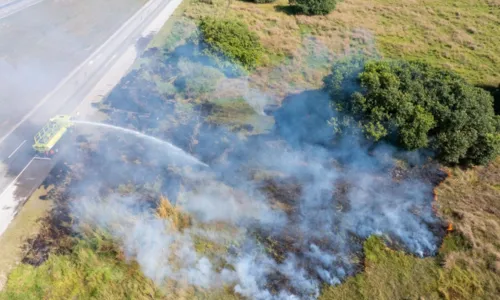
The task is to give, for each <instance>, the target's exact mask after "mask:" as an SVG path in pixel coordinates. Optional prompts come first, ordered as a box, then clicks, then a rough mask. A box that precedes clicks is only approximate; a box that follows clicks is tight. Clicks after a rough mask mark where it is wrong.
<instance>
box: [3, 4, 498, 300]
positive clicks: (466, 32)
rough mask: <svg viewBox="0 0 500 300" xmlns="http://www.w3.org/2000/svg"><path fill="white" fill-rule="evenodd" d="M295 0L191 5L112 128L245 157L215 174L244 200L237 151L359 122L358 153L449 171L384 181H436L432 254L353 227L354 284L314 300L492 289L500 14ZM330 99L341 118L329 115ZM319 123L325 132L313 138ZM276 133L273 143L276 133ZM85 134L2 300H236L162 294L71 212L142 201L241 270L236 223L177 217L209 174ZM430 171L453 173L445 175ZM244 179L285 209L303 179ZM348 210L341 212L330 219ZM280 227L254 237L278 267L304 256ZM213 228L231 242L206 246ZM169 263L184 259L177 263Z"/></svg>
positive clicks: (274, 281) (171, 285)
mask: <svg viewBox="0 0 500 300" xmlns="http://www.w3.org/2000/svg"><path fill="white" fill-rule="evenodd" d="M293 5H295V6H296V7H295V9H300V11H301V12H302V13H297V12H298V11H297V10H295V9H292V10H290V7H291V6H290V5H289V3H288V2H287V1H283V0H277V1H275V2H273V1H260V0H256V1H229V2H228V1H221V0H212V1H191V2H189V3H188V4H184V5H183V6H182V11H178V12H177V13H176V17H175V18H174V19H171V20H170V21H169V22H168V23H167V24H166V26H165V28H164V29H163V30H165V31H162V32H160V33H159V35H158V36H157V38H156V39H155V40H153V41H152V42H151V44H150V45H149V47H148V48H147V49H146V50H145V52H144V54H143V55H142V56H141V57H140V58H139V59H138V60H137V63H136V65H135V66H134V68H133V70H131V72H130V73H129V74H128V75H127V76H126V77H125V78H123V79H122V81H121V83H120V84H119V86H117V87H116V88H115V89H114V90H113V91H112V92H111V93H110V94H109V95H108V96H107V97H106V99H105V100H103V102H102V103H100V106H99V107H100V109H101V110H102V111H105V112H106V113H107V114H108V116H109V122H111V123H113V124H116V125H119V126H124V127H130V128H134V129H136V130H139V131H142V132H145V133H148V134H150V135H154V136H156V137H158V138H161V139H163V140H168V141H172V143H173V144H175V145H176V146H179V147H180V148H182V149H184V150H186V151H187V152H189V153H190V154H193V155H194V156H196V157H197V158H199V159H200V160H202V161H203V162H205V163H207V164H210V165H216V166H219V167H221V166H227V161H229V160H230V159H234V160H237V161H238V162H242V163H241V165H242V167H240V166H239V165H238V166H237V167H236V168H235V169H237V170H231V171H232V172H234V173H231V175H230V176H227V177H229V178H218V179H217V180H220V182H219V183H218V184H217V186H216V190H224V191H226V190H227V191H229V192H228V195H230V196H231V197H235V198H238V199H244V198H245V197H246V195H245V194H244V193H243V192H242V191H239V190H238V189H237V188H235V187H234V186H231V184H232V180H233V179H234V178H233V177H234V176H236V174H237V173H238V172H241V169H242V168H244V166H246V165H245V164H246V163H247V160H246V159H247V157H245V156H240V154H241V151H240V150H241V148H245V147H247V146H248V145H250V142H248V141H252V139H254V138H255V140H257V139H259V138H262V139H268V141H270V142H271V143H269V144H272V143H275V144H280V143H283V140H286V142H287V143H289V144H290V145H291V146H290V147H295V146H297V144H298V145H304V140H308V141H311V140H312V141H313V142H310V144H313V145H314V146H317V145H318V144H320V143H319V142H317V141H316V140H314V139H317V140H320V141H324V140H325V136H326V138H328V139H329V136H330V133H331V134H332V135H333V134H334V133H338V134H341V133H345V132H348V131H350V130H351V131H358V130H360V131H362V132H363V133H364V135H365V136H367V137H368V138H369V139H368V140H367V141H366V144H367V145H368V146H373V147H375V146H376V145H377V144H378V143H381V142H388V143H390V144H392V145H394V146H395V147H397V148H398V149H406V150H411V151H415V150H421V151H422V153H423V155H422V156H421V157H424V158H425V159H424V160H425V161H426V162H422V164H424V165H426V164H427V163H429V164H431V165H432V164H433V163H434V160H433V157H434V158H435V159H437V160H438V161H439V162H440V163H442V165H440V167H439V168H437V167H435V168H425V167H422V168H419V167H418V166H417V167H416V166H415V165H418V163H415V162H413V161H411V160H408V161H404V159H400V158H398V159H396V158H395V157H390V158H389V159H390V160H392V161H393V162H394V167H393V168H391V169H390V170H384V172H388V173H390V174H391V176H392V177H391V178H392V179H393V182H392V183H394V184H397V183H398V181H399V180H401V178H415V177H411V176H416V178H418V179H422V178H424V179H425V180H428V178H429V177H431V178H434V177H439V180H436V179H432V180H430V179H429V180H428V181H429V182H431V183H432V184H433V185H434V190H433V193H434V201H432V208H433V211H434V213H435V214H437V215H438V216H439V217H440V218H442V221H443V223H444V224H446V225H443V226H444V227H442V226H441V227H442V228H441V227H440V226H439V225H434V226H435V228H434V229H433V230H434V231H433V232H434V233H436V235H437V236H439V238H440V245H439V250H438V251H437V252H436V253H434V254H435V255H433V256H427V257H424V258H422V257H417V256H416V255H413V254H411V253H409V252H408V251H404V250H407V249H405V248H404V247H401V246H398V244H397V241H393V240H391V239H390V238H388V237H387V236H383V235H382V236H370V237H368V238H363V239H362V238H361V237H359V236H354V235H355V234H353V236H352V237H351V239H352V240H353V241H352V243H353V244H355V245H356V246H357V247H358V248H356V249H358V250H359V251H354V252H353V253H352V255H351V256H352V257H349V259H350V260H351V261H352V264H353V270H354V271H353V272H352V273H351V274H349V275H352V276H347V277H346V278H345V281H344V282H342V283H340V284H336V285H329V284H326V283H325V284H324V285H323V286H322V287H321V291H320V295H319V298H320V299H494V298H495V297H497V295H498V294H499V292H500V251H499V249H500V202H499V201H498V199H500V185H499V182H500V160H499V157H498V154H499V153H498V151H499V149H500V136H499V130H500V120H499V117H498V115H495V112H494V98H493V97H492V96H491V95H490V94H489V92H487V91H485V90H483V89H482V88H479V87H476V86H478V85H481V86H489V87H492V86H493V87H495V86H497V85H498V83H499V80H500V78H499V77H498V67H497V66H499V65H500V53H498V51H497V52H495V49H500V42H499V41H498V39H497V37H498V36H500V28H499V27H498V26H496V27H495V26H493V25H492V24H496V23H498V22H500V14H498V12H499V11H500V6H499V4H498V3H496V2H495V1H486V0H485V1H476V2H474V3H471V2H470V1H465V0H460V1H454V2H453V3H451V4H450V3H447V2H446V1H445V2H443V1H433V0H425V1H423V2H419V3H416V2H413V1H387V0H376V1H372V2H369V3H368V2H367V1H362V0H344V1H334V0H300V1H299V0H297V1H296V2H293V3H292V6H293ZM318 15H319V16H318ZM495 22H496V23H495ZM417 60H418V61H417ZM321 88H323V90H321ZM298 92H300V93H299V94H297V93H298ZM325 92H326V93H327V95H325ZM325 96H326V97H325ZM301 97H302V98H301ZM297 98H300V99H299V100H305V101H309V102H308V103H311V102H310V101H314V103H315V105H316V106H313V105H306V104H303V103H304V102H300V101H296V100H297ZM323 98H324V99H323ZM322 100H326V102H324V101H322ZM297 103H298V104H297ZM269 104H274V106H276V107H277V108H275V110H278V111H277V112H275V113H265V110H266V108H268V107H269V106H273V105H269ZM330 104H332V105H333V107H335V108H336V110H337V113H338V114H337V115H336V116H333V117H332V115H330V114H329V110H328V107H329V105H330ZM311 107H312V108H311ZM318 120H319V121H318ZM318 122H320V123H321V126H322V127H321V128H319V127H318ZM280 126H281V127H280ZM325 128H326V129H327V134H326V135H321V134H322V133H324V132H325V131H323V129H325ZM276 132H278V135H279V134H281V135H280V139H276V140H273V139H272V138H273V137H272V134H277V133H276ZM283 132H286V134H282V133H283ZM285 135H289V136H292V137H294V138H295V137H296V140H291V139H285V138H283V137H284V136H285ZM270 136H271V137H270ZM289 136H287V137H289ZM78 141H79V142H78V143H75V151H74V153H75V154H74V157H69V158H66V161H65V164H63V165H65V166H66V167H62V166H59V167H58V168H59V169H57V170H56V171H54V174H56V173H57V174H59V173H60V169H63V170H65V171H64V174H65V176H63V177H60V178H59V181H58V185H56V186H57V188H55V189H54V190H55V192H53V193H51V197H52V199H54V200H55V203H56V208H54V210H53V212H52V216H51V217H50V218H47V219H46V220H45V222H46V223H45V224H46V226H47V229H46V230H45V231H42V233H41V234H39V236H38V237H36V238H33V239H30V240H29V241H28V246H27V247H28V248H29V250H28V251H27V255H26V258H25V259H24V261H23V264H21V265H19V266H18V267H17V268H16V269H15V270H14V271H13V272H12V273H11V274H10V276H9V280H8V282H7V285H6V288H5V290H4V291H3V292H2V293H0V298H2V299H42V298H43V299H59V298H75V297H76V298H81V299H86V298H102V299H123V298H130V299H193V298H200V299H207V298H208V299H240V298H242V296H241V293H238V292H236V291H235V290H236V287H234V286H231V285H225V286H220V287H218V288H200V287H195V286H194V285H192V284H190V283H189V282H188V279H189V278H184V277H183V279H185V280H181V281H178V282H177V281H174V280H166V281H165V282H164V284H163V285H161V284H160V285H157V284H155V283H154V282H153V281H152V280H151V279H149V278H148V277H146V276H145V275H144V273H143V271H144V270H141V268H140V267H139V264H138V262H137V261H135V260H134V259H130V257H129V256H127V253H125V251H124V250H123V249H124V248H125V246H124V245H123V244H122V243H123V241H117V240H114V239H113V238H112V237H110V236H109V233H107V232H100V231H99V229H98V228H93V227H92V226H90V225H88V224H85V222H84V221H83V220H79V219H74V218H73V216H72V215H71V209H70V207H69V206H68V203H73V202H76V203H78V201H85V200H87V201H88V200H89V199H88V198H91V197H90V196H88V194H91V195H93V196H94V198H99V199H101V198H102V199H106V201H111V200H112V195H115V194H119V195H120V196H121V197H124V198H127V199H128V197H136V198H139V202H140V203H141V207H142V206H144V207H147V209H145V210H139V211H140V213H141V214H137V215H134V218H130V220H128V222H130V223H134V222H139V221H138V220H141V219H140V216H142V214H147V213H149V214H151V215H153V217H154V220H160V222H164V223H161V224H163V225H164V226H165V228H168V230H171V233H172V235H173V234H179V235H183V237H185V236H187V235H189V237H190V238H191V239H192V241H193V245H194V249H195V251H196V253H198V254H202V255H204V256H206V257H208V258H209V259H210V262H211V263H212V264H213V265H214V266H215V267H216V269H217V270H219V269H222V268H224V267H227V268H229V269H231V268H233V269H234V267H233V266H230V264H231V263H230V262H228V261H226V256H229V254H230V253H232V252H234V251H236V250H235V249H241V248H238V247H240V246H241V245H240V244H239V242H240V240H239V238H240V237H241V236H240V233H239V232H238V230H236V229H235V228H234V226H231V225H229V224H228V223H225V222H217V221H204V222H202V221H200V220H198V219H196V218H195V217H194V216H192V215H190V214H189V213H187V212H186V211H185V210H184V209H183V205H184V204H186V202H185V201H186V199H187V198H190V197H196V193H197V190H198V189H200V188H201V187H203V186H204V185H205V184H206V182H200V181H196V180H193V181H191V180H190V179H187V178H186V177H189V176H185V175H186V174H190V175H191V176H192V173H190V172H192V171H191V170H189V169H187V170H185V169H182V168H181V167H179V166H177V165H175V164H174V165H164V164H163V162H162V159H163V158H164V155H165V153H164V152H163V150H161V149H157V150H155V151H157V152H154V154H151V153H150V152H148V151H149V150H148V149H146V146H145V145H143V144H142V143H136V142H133V141H130V140H127V139H124V138H121V137H119V136H112V135H109V136H107V138H106V139H102V140H101V141H98V142H91V141H89V140H87V138H86V137H79V140H78ZM295 142H296V143H295ZM328 142H330V140H329V141H328ZM259 145H260V144H259ZM266 147H275V148H277V149H281V150H283V149H285V148H279V147H280V146H276V145H274V144H273V145H271V146H269V145H268V144H266ZM261 149H264V146H262V148H259V149H257V150H255V151H254V152H258V151H261ZM287 149H288V148H287ZM427 150H432V154H431V155H429V154H428V153H429V152H427ZM284 152H285V151H283V153H284ZM143 153H148V156H147V157H144V156H143V155H141V154H143ZM231 155H233V156H234V157H231V158H228V157H230V156H231ZM427 160H429V162H427ZM249 161H250V159H249ZM243 162H244V163H243ZM300 163H304V164H305V165H307V162H300ZM329 163H331V162H329ZM331 164H332V165H331V166H330V165H329V166H328V168H339V169H341V168H342V166H341V163H339V162H333V163H331ZM336 164H338V165H336ZM339 165H340V166H339ZM426 166H427V165H426ZM116 170H118V171H116ZM439 170H441V171H439ZM58 172H59V173H58ZM440 172H446V174H447V176H446V179H444V181H443V180H441V174H440ZM249 173H251V176H249V177H250V178H251V180H252V183H253V184H256V185H257V186H259V187H261V189H262V190H263V191H264V193H265V194H266V195H268V200H269V202H270V203H271V204H272V206H273V207H278V208H280V209H282V210H283V211H284V212H285V213H286V214H287V215H292V216H293V214H294V213H296V212H297V211H299V208H300V207H299V205H298V203H299V200H298V199H300V194H301V192H302V190H301V188H302V187H301V183H300V182H299V183H297V180H298V179H296V178H291V177H292V176H289V177H290V178H289V177H287V174H281V173H280V174H274V173H273V172H271V171H270V170H260V169H258V168H256V169H255V170H253V169H252V170H251V172H249ZM277 173H279V172H277ZM232 175H234V176H232ZM378 175H380V176H383V175H387V174H386V173H384V174H378ZM61 178H64V180H61ZM104 179H105V180H104ZM299 181H300V180H299ZM222 182H223V183H222ZM83 183H84V185H83ZM82 186H84V188H82ZM70 191H71V192H70ZM350 191H352V190H350V187H349V185H348V184H345V186H344V185H342V184H339V186H338V187H337V188H336V190H335V193H336V194H335V196H336V197H339V198H342V199H343V197H346V196H345V195H347V194H349V192H350ZM410 192H413V191H410ZM429 193H430V192H429ZM428 196H429V197H432V195H430V194H429V195H428ZM231 197H229V198H231ZM109 199H111V200H109ZM72 201H73V202H72ZM103 201H104V200H103ZM80 203H81V202H80ZM341 204H345V206H347V207H348V206H349V204H348V203H341ZM134 209H135V210H138V209H137V208H136V207H135V206H134ZM220 209H222V208H220ZM343 209H344V207H343V206H342V205H339V207H337V208H336V211H338V212H343ZM415 210H416V212H415V214H418V213H419V212H418V209H417V208H415ZM109 214H112V212H110V213H109ZM135 217H137V218H135ZM57 220H64V221H65V222H63V223H61V222H59V221H57ZM77 225H78V226H80V227H78V226H77ZM429 226H430V225H429ZM289 227H290V228H291V229H290V232H288V233H289V235H285V236H283V237H281V236H280V237H276V236H272V235H270V234H266V233H265V232H260V231H258V230H256V231H255V232H254V233H252V234H253V235H254V236H255V237H256V240H257V241H258V244H259V247H262V249H264V250H263V251H265V252H266V253H268V254H269V255H270V257H272V258H273V259H274V260H275V261H280V260H283V259H285V256H286V255H285V254H290V253H292V254H297V253H299V254H300V251H301V250H302V249H300V248H295V247H298V246H296V245H295V244H294V242H296V241H300V240H301V239H303V238H304V237H303V236H300V235H297V234H296V233H295V232H293V230H292V229H294V228H293V226H289ZM75 228H80V230H79V231H75ZM81 228H83V230H82V229H81ZM162 228H163V227H162ZM107 229H108V230H110V231H112V230H117V229H116V228H113V227H112V226H109V227H108V228H107ZM118 230H119V228H118ZM202 231H203V232H205V233H208V234H205V235H201V234H199V232H202ZM187 232H189V233H187ZM214 232H217V233H219V234H222V236H223V237H224V238H222V239H221V240H217V241H214V240H211V239H210V238H208V237H210V236H211V235H210V233H214ZM318 244H320V243H318ZM178 246H179V245H178V244H175V243H174V244H173V246H172V247H174V248H176V247H178ZM293 251H295V253H294V252H293ZM170 260H171V261H170ZM167 261H168V262H172V265H173V266H175V267H179V266H180V265H182V264H181V263H180V262H179V260H175V257H174V258H171V257H168V258H167ZM155 263H157V264H160V263H161V262H155ZM179 268H180V267H179ZM269 277H272V278H271V279H270V282H271V283H270V286H271V287H270V290H273V291H276V290H279V288H280V287H281V286H286V288H288V290H292V291H293V290H294V287H293V286H290V283H289V282H287V280H286V279H283V278H282V277H280V276H278V275H276V276H275V277H273V276H269Z"/></svg>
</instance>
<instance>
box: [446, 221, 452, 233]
mask: <svg viewBox="0 0 500 300" xmlns="http://www.w3.org/2000/svg"><path fill="white" fill-rule="evenodd" d="M446 231H448V232H451V231H453V224H451V222H450V223H448V228H447V229H446Z"/></svg>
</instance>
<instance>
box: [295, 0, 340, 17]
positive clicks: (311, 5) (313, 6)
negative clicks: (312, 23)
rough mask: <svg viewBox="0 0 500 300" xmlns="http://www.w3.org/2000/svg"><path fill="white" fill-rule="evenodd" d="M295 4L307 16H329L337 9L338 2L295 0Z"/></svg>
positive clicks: (328, 0)
mask: <svg viewBox="0 0 500 300" xmlns="http://www.w3.org/2000/svg"><path fill="white" fill-rule="evenodd" d="M293 4H295V6H296V7H297V8H298V10H299V11H300V12H301V13H304V14H306V15H327V14H329V13H330V12H331V11H332V10H334V9H335V6H336V5H337V0H294V1H293Z"/></svg>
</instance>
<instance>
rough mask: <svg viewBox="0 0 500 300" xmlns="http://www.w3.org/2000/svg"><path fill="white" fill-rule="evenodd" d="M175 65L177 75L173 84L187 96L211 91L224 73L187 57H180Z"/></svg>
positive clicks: (196, 95)
mask: <svg viewBox="0 0 500 300" xmlns="http://www.w3.org/2000/svg"><path fill="white" fill-rule="evenodd" d="M177 67H178V68H179V76H178V77H177V79H176V80H175V81H174V85H175V87H177V88H178V89H179V90H180V91H183V92H184V93H186V95H187V96H188V97H199V96H201V95H203V94H208V93H210V92H213V91H214V90H215V88H216V86H217V83H218V82H219V80H220V79H222V78H223V77H224V74H222V73H221V72H220V71H219V70H217V69H216V68H212V67H209V66H205V65H203V64H201V63H194V62H191V61H189V60H187V59H180V60H179V63H178V64H177Z"/></svg>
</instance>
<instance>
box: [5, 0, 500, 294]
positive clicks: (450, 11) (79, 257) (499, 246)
mask: <svg viewBox="0 0 500 300" xmlns="http://www.w3.org/2000/svg"><path fill="white" fill-rule="evenodd" d="M208 2H210V3H208ZM287 3H288V2H287V1H286V0H278V1H277V2H275V3H271V4H255V3H251V2H244V1H231V2H227V1H224V0H212V1H203V2H201V1H196V0H185V1H184V3H183V4H182V5H181V6H180V7H179V9H178V10H177V11H176V12H175V13H174V16H173V17H172V18H171V19H170V20H169V22H167V24H166V25H165V26H164V28H163V29H162V30H161V31H160V32H159V34H158V35H157V36H156V37H155V38H154V39H153V40H152V42H151V44H150V45H149V48H152V47H158V48H162V47H163V48H169V49H170V48H173V47H175V46H177V44H176V43H177V42H178V41H179V37H182V36H185V34H186V32H188V31H190V30H194V28H195V23H196V21H197V20H198V19H199V18H200V17H202V16H208V15H210V16H215V17H218V18H223V17H228V18H237V19H239V20H242V21H244V22H245V23H247V24H248V25H249V27H250V28H251V29H252V30H254V31H255V32H256V33H257V34H258V35H259V37H260V40H261V42H262V44H263V46H264V47H265V51H266V52H265V58H264V59H263V62H262V64H261V65H260V66H259V67H258V68H257V70H255V71H254V72H252V73H251V74H250V75H249V82H248V84H249V85H250V86H251V87H255V88H257V89H258V90H260V91H262V93H263V94H265V95H266V96H269V97H271V98H274V99H275V100H277V101H278V102H279V101H280V100H281V99H282V98H283V97H284V96H285V95H287V94H289V93H293V92H297V91H303V90H304V89H312V88H318V87H320V86H321V83H322V82H321V79H322V78H323V77H324V76H325V75H326V74H327V73H328V72H329V67H330V65H331V63H332V62H333V61H334V60H335V59H336V58H338V57H342V56H346V55H349V54H352V53H356V52H359V51H362V52H364V53H366V54H368V55H373V56H382V57H386V58H406V59H421V60H424V61H427V62H429V63H431V64H434V65H436V66H442V67H444V68H450V69H452V70H455V71H457V72H458V73H459V74H461V75H462V76H464V77H465V78H466V79H467V80H468V81H470V82H471V83H474V84H478V85H486V86H496V85H498V84H499V83H500V77H499V73H498V66H500V51H499V50H500V39H499V37H500V1H499V0H478V1H472V0H457V1H449V0H446V1H437V0H421V1H413V0H402V1H395V0H392V1H391V0H374V1H365V0H345V1H343V2H341V3H339V4H338V5H337V9H336V10H335V11H334V12H333V13H331V14H330V15H327V16H316V17H308V16H301V15H290V14H288V13H287V10H286V6H287ZM186 18H187V19H191V20H190V21H187V22H186ZM178 21H181V22H183V23H182V24H184V25H185V26H180V27H179V26H175V24H176V22H178ZM147 62H148V61H147V58H141V59H139V60H138V61H137V63H136V64H135V66H134V68H135V69H136V70H137V69H141V67H142V66H144V65H145V64H147ZM143 76H151V74H149V73H147V71H146V72H145V73H144V74H143ZM149 79H150V80H151V81H154V82H155V83H156V85H157V86H158V89H159V90H160V92H161V93H162V94H170V93H171V89H172V86H171V84H170V83H169V82H165V80H163V79H161V78H149ZM221 82H222V83H221ZM218 84H219V85H221V86H222V85H223V84H225V85H227V86H229V87H231V88H232V89H233V90H238V91H240V90H241V89H242V88H240V87H241V86H240V85H239V84H241V82H239V81H238V79H228V78H225V79H224V80H222V81H220V82H219V83H218ZM221 86H218V88H217V92H216V93H218V94H217V95H210V96H211V97H212V98H215V99H210V98H209V99H208V100H207V99H203V101H205V100H206V102H209V104H210V105H212V106H213V110H212V114H210V116H208V117H207V121H208V122H210V123H214V124H218V125H220V124H223V125H225V126H227V127H229V128H230V129H232V130H235V131H245V130H248V128H249V125H250V126H251V127H252V130H249V131H255V133H259V132H265V131H266V130H268V129H269V128H270V127H271V126H272V121H273V120H272V118H266V117H265V116H261V115H256V114H255V113H254V111H253V110H252V107H250V105H249V104H247V102H245V101H242V98H241V95H240V94H239V93H238V92H234V93H233V94H231V93H230V91H229V90H230V89H225V88H223V87H221ZM221 91H223V92H221ZM174 93H175V92H174ZM174 97H175V100H176V101H184V102H182V103H184V104H186V105H185V108H186V109H187V110H189V109H192V106H193V105H194V104H193V103H194V102H193V103H190V102H189V101H191V100H192V99H187V100H186V99H184V98H182V97H184V95H182V96H180V95H174ZM181 98H182V99H184V100H181ZM195 100H199V99H195ZM178 104H179V103H178ZM178 106H179V107H178V108H177V109H180V108H181V105H178ZM179 115H181V114H179ZM446 171H447V172H448V173H449V174H450V176H449V177H448V178H447V179H446V180H445V181H444V182H443V183H442V184H441V185H440V186H439V187H437V188H436V190H435V193H436V196H437V197H436V202H435V208H436V212H437V213H438V214H439V215H440V216H441V217H442V218H443V219H444V220H446V221H449V222H451V223H452V225H453V230H452V231H451V233H449V234H448V235H447V236H446V238H445V239H444V241H443V244H442V245H441V248H440V250H439V253H438V255H437V256H435V257H427V258H418V257H415V256H413V255H410V254H406V253H404V252H401V251H395V250H393V249H390V248H388V247H387V246H385V245H384V243H383V242H382V241H381V240H380V239H378V238H375V237H370V238H369V239H368V240H367V241H366V242H365V243H364V249H363V250H364V271H363V272H361V273H359V274H357V275H356V276H354V277H350V278H348V279H347V280H346V281H345V282H344V283H342V284H340V285H338V286H324V287H323V290H322V294H321V297H320V298H321V299H495V297H497V296H498V295H499V294H500V202H499V201H498V199H500V158H499V159H497V160H496V161H495V162H493V163H491V164H490V165H489V166H485V167H475V168H471V169H468V170H464V169H460V168H447V169H446ZM165 199H166V198H165ZM165 199H163V200H162V203H161V204H160V208H159V210H158V211H157V215H158V217H160V218H170V219H171V220H172V222H173V224H174V227H175V228H177V229H179V230H180V229H182V228H185V227H188V226H191V223H190V222H191V221H190V220H189V219H188V218H187V217H186V216H184V215H183V214H182V212H181V211H179V210H177V208H176V207H175V206H172V205H170V203H169V202H168V201H166V200H165ZM195 247H196V251H197V252H199V253H204V254H207V253H208V254H210V253H212V252H219V251H226V249H225V248H224V247H220V245H216V244H211V243H209V242H207V241H204V240H203V239H195ZM46 274H50V275H49V276H47V275H46ZM28 282H29V283H31V284H29V285H27V283H28ZM55 286H57V288H54V291H53V292H52V291H51V288H52V287H55ZM166 290H167V291H168V293H166V294H165V293H164V292H160V291H159V290H158V289H157V287H155V286H154V285H153V283H152V282H151V281H149V280H148V279H146V278H145V277H144V276H143V275H142V273H141V272H140V270H139V269H138V266H137V265H136V264H135V263H133V262H132V263H129V262H126V261H124V260H123V257H122V256H121V253H120V251H117V250H116V249H115V248H113V247H109V245H108V244H107V241H98V242H97V243H96V242H95V241H94V242H92V241H90V242H89V241H87V242H84V243H80V244H78V246H77V247H75V249H74V250H73V251H72V253H70V254H69V255H52V256H51V257H50V259H49V260H48V261H46V262H45V263H44V264H43V265H42V266H41V267H38V268H34V267H32V266H28V265H21V266H20V267H18V268H17V269H15V271H14V272H13V273H12V274H11V275H10V277H9V283H8V286H7V290H6V292H4V293H3V294H0V298H2V297H3V298H5V299H16V298H18V299H29V296H31V295H34V296H33V297H34V298H37V297H39V298H48V299H57V298H58V297H66V298H69V297H76V298H83V299H84V298H86V297H88V298H91V297H92V296H93V297H98V298H101V299H115V298H117V299H118V298H120V299H121V298H127V297H128V298H134V299H153V298H161V299H164V298H166V299H193V298H200V299H236V298H238V296H237V295H235V293H234V292H232V291H230V290H227V289H226V288H223V289H220V290H216V291H202V290H195V289H193V288H192V287H190V286H188V285H183V283H174V282H168V283H167V288H166ZM88 295H90V296H88ZM37 299H38V298H37Z"/></svg>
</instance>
